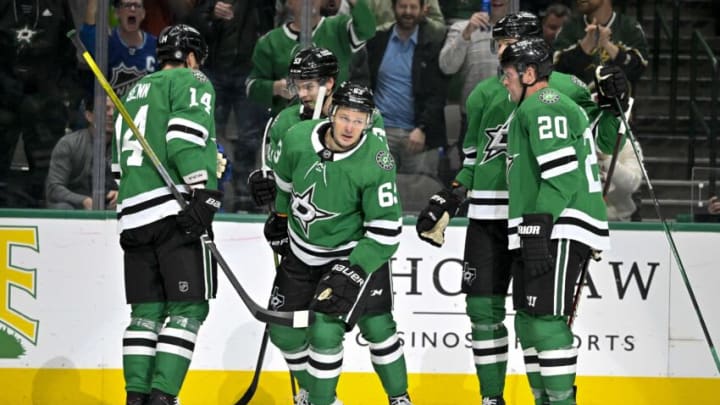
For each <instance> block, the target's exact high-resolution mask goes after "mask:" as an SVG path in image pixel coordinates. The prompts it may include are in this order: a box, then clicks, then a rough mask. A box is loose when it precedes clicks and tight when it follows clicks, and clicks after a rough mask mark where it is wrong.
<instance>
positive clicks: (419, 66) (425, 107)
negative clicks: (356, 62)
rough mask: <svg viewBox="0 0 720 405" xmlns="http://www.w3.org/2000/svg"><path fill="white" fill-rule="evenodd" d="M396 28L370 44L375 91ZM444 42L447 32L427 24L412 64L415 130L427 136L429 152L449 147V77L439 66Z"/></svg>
mask: <svg viewBox="0 0 720 405" xmlns="http://www.w3.org/2000/svg"><path fill="white" fill-rule="evenodd" d="M394 27H395V25H392V26H391V27H390V28H388V29H386V30H383V31H378V32H376V33H375V37H373V38H372V39H371V40H370V41H368V43H367V49H368V65H369V67H370V85H371V87H372V88H373V90H375V88H376V86H377V78H378V70H379V69H380V63H382V59H383V55H385V48H387V44H388V41H389V40H390V34H391V33H392V30H393V29H394ZM444 40H445V35H444V32H439V31H438V30H437V29H433V28H432V27H430V26H428V24H427V23H426V22H422V23H421V24H420V28H419V30H418V42H417V45H416V46H415V53H414V55H413V61H412V87H413V96H414V97H415V127H417V128H421V129H422V130H423V131H424V132H425V147H426V148H428V149H430V148H437V147H440V146H443V147H444V146H447V136H446V133H445V113H444V107H445V99H446V98H447V86H448V77H447V76H446V75H445V74H443V73H442V71H441V70H440V66H439V64H438V56H439V55H440V49H442V45H443V42H444ZM381 113H382V111H381Z"/></svg>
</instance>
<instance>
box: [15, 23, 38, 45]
mask: <svg viewBox="0 0 720 405" xmlns="http://www.w3.org/2000/svg"><path fill="white" fill-rule="evenodd" d="M38 32H39V31H36V30H33V29H30V27H28V26H27V25H26V26H24V27H22V28H20V29H17V30H15V40H16V41H17V43H18V45H19V46H20V47H25V46H30V43H31V42H32V40H33V38H34V37H35V35H36V34H37V33H38Z"/></svg>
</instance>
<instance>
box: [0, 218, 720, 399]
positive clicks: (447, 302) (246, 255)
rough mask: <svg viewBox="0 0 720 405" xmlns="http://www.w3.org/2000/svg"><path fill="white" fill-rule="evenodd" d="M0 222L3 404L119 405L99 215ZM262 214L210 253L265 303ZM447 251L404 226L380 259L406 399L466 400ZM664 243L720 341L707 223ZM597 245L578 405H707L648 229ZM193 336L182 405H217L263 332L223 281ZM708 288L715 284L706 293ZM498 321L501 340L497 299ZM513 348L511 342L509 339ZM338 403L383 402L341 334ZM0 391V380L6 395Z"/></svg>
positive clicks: (234, 386)
mask: <svg viewBox="0 0 720 405" xmlns="http://www.w3.org/2000/svg"><path fill="white" fill-rule="evenodd" d="M31 215H32V213H30V212H27V211H26V212H17V211H16V212H10V211H4V212H2V213H0V240H2V242H3V243H1V244H0V246H1V248H0V254H2V255H4V257H3V260H0V263H3V264H2V265H0V281H2V282H1V283H0V302H2V303H3V304H4V305H3V306H2V307H1V308H2V309H0V381H3V389H2V390H0V403H2V404H18V405H19V404H31V403H32V404H46V403H47V404H64V403H73V404H99V403H102V404H120V403H122V390H123V386H122V374H121V372H120V368H121V364H122V363H121V361H122V354H121V353H122V348H121V336H122V332H123V329H124V327H125V325H126V323H127V316H128V313H129V310H128V307H127V306H126V305H125V304H124V295H123V287H122V286H123V279H122V252H121V250H120V248H119V245H118V242H117V235H116V233H115V227H116V222H115V221H114V220H113V219H112V215H107V214H90V216H88V215H83V214H74V216H75V218H60V213H53V212H47V213H45V214H44V215H45V216H44V217H36V216H31ZM261 221H262V218H261V217H239V216H234V215H229V216H224V217H222V218H221V219H220V220H219V221H217V222H216V225H215V232H216V242H217V245H218V247H219V249H220V251H221V252H222V254H223V256H224V257H225V259H226V260H227V262H228V263H229V264H230V266H231V267H232V269H233V271H234V273H235V274H236V276H237V278H238V279H239V280H240V282H241V283H242V285H243V286H244V287H245V288H246V289H247V290H248V291H249V292H250V293H251V295H252V296H253V297H254V299H255V300H256V301H257V302H258V303H264V302H267V300H268V297H269V292H270V285H271V282H272V277H273V264H272V263H273V259H272V255H271V251H270V249H269V248H268V247H267V245H266V243H265V241H264V239H263V237H262V222H261ZM461 225H462V223H460V226H452V227H450V228H449V229H448V231H447V233H446V238H447V240H446V245H445V247H444V248H442V249H437V248H433V247H431V246H429V245H427V244H425V243H424V242H421V241H420V240H419V239H418V238H417V237H416V235H415V230H414V226H413V225H412V224H410V223H408V224H407V225H406V226H405V227H404V229H403V235H402V240H401V243H400V249H399V250H398V252H397V254H396V255H395V257H394V260H393V274H394V277H393V281H394V285H393V288H394V292H395V307H396V309H395V315H396V319H397V321H398V328H399V331H400V334H401V337H402V339H403V341H404V343H405V346H404V350H405V354H406V358H407V364H408V372H409V373H410V393H411V395H412V396H413V397H414V399H415V401H414V402H415V403H416V404H420V405H422V404H463V403H479V401H480V400H479V396H478V393H477V391H478V389H477V380H476V378H475V376H474V367H473V363H472V352H471V350H470V340H469V323H468V320H467V318H466V316H464V308H465V304H464V296H462V295H461V294H459V285H460V277H461V270H462V266H461V258H462V249H463V246H464V234H465V228H464V226H461ZM676 228H677V229H675V231H674V237H675V240H676V242H677V245H678V249H679V252H680V255H681V257H682V259H683V262H684V264H685V268H686V271H687V274H688V277H689V281H690V283H691V285H692V287H693V291H694V293H695V295H696V297H697V300H698V302H699V304H700V308H701V310H702V311H703V315H704V317H705V321H706V323H707V325H708V329H709V330H710V333H711V336H713V337H714V338H715V340H716V341H717V340H719V339H720V315H718V313H717V308H718V304H720V299H719V298H718V297H717V293H716V290H717V286H720V272H718V271H717V264H716V262H717V257H718V256H719V254H718V248H719V247H720V227H719V226H711V225H706V226H701V225H684V226H677V227H676ZM611 239H612V250H611V251H608V252H605V253H603V257H602V260H601V261H599V262H596V263H593V264H592V266H591V269H590V278H589V279H588V283H587V286H586V288H585V290H584V291H585V293H584V295H583V301H582V303H581V306H580V311H579V317H578V319H577V321H576V326H575V331H574V332H575V335H576V340H575V342H576V345H577V346H578V348H579V361H578V374H579V376H580V377H579V379H578V385H579V387H580V389H579V399H580V401H581V402H580V403H582V404H607V403H613V404H625V403H627V404H659V405H662V404H679V403H693V404H720V399H719V397H720V394H718V393H720V379H718V372H717V370H716V368H715V363H714V362H713V359H712V357H711V355H710V351H709V349H708V345H707V343H706V341H705V339H704V337H703V334H702V331H701V328H700V326H699V322H698V320H697V316H696V313H695V311H694V310H693V308H692V305H691V304H690V299H689V297H688V293H687V289H686V287H685V283H684V282H683V280H682V278H681V277H680V273H679V271H678V269H677V266H676V264H675V262H674V260H673V258H672V255H671V253H670V250H669V249H668V244H667V240H666V237H665V234H664V233H663V232H662V228H661V227H660V226H659V225H656V224H635V225H633V224H623V225H617V226H614V227H613V231H612V233H611ZM219 279H220V288H219V293H218V299H217V300H215V301H213V302H212V304H211V313H210V316H209V318H208V320H207V322H206V323H205V325H204V327H203V329H202V330H201V333H200V337H199V340H198V343H197V347H196V352H195V356H194V359H193V365H192V372H191V374H190V377H189V380H188V382H187V384H186V386H185V388H184V391H183V392H182V393H181V399H182V403H183V404H184V405H193V404H197V405H201V404H203V405H204V404H230V403H234V401H235V400H236V399H237V398H238V397H239V396H240V394H241V393H242V392H243V391H244V389H245V387H246V386H247V384H248V383H249V381H250V378H251V376H252V371H251V370H253V369H254V366H255V361H256V358H257V351H258V347H259V343H260V339H261V336H262V331H263V325H261V324H259V323H258V322H256V321H255V320H253V319H252V318H251V317H250V316H249V314H248V312H247V311H246V310H245V308H244V306H243V304H242V302H241V301H240V299H239V298H238V296H237V294H236V293H235V292H234V291H233V290H232V287H231V286H230V285H229V283H227V281H226V280H225V278H224V276H223V275H222V274H220V275H219ZM713 287H714V288H713ZM508 308H509V315H508V320H507V325H508V326H509V329H510V330H511V331H512V321H513V317H512V310H511V308H512V306H511V305H510V301H509V300H508ZM512 341H514V338H513V339H512ZM343 369H344V374H343V376H342V377H341V382H340V386H339V395H340V397H341V399H343V400H344V402H345V403H346V404H348V405H360V404H382V403H386V402H384V401H385V400H384V399H383V393H382V388H381V386H380V384H379V382H378V380H377V377H375V375H374V374H373V373H372V367H371V364H370V359H369V354H368V350H367V348H366V347H365V343H364V342H363V341H362V339H361V338H360V337H359V335H358V333H357V329H356V330H354V331H352V332H351V333H349V334H348V335H347V339H346V349H345V361H344V367H343ZM285 370H286V369H285V365H284V362H283V360H282V358H281V356H280V355H279V352H277V350H275V349H274V348H272V347H271V348H269V349H268V352H267V355H266V359H265V366H264V371H263V374H262V378H261V382H260V387H259V389H258V393H257V394H256V395H257V396H256V398H255V400H254V401H253V402H252V403H255V404H289V403H291V400H290V395H291V394H290V383H289V379H288V373H287V371H285ZM523 370H524V367H523V365H522V356H521V351H520V350H519V348H518V347H515V345H513V347H512V348H511V353H510V360H509V364H508V372H509V374H510V377H509V378H508V384H507V387H506V395H505V396H506V399H507V400H509V401H512V402H509V403H513V404H530V403H531V402H530V397H529V389H528V387H527V383H526V382H525V380H524V377H523V376H522V373H523ZM6 382H7V384H5V383H6Z"/></svg>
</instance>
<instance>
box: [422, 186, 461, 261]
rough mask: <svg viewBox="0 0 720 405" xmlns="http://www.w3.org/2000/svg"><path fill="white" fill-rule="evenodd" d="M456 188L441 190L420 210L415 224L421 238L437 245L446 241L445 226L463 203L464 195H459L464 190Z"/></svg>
mask: <svg viewBox="0 0 720 405" xmlns="http://www.w3.org/2000/svg"><path fill="white" fill-rule="evenodd" d="M455 190H463V189H460V188H458V189H455ZM455 190H450V189H444V190H440V191H438V192H437V193H435V194H433V195H432V196H431V197H430V200H429V201H428V205H427V206H426V207H425V208H423V210H422V211H420V214H419V215H418V220H417V224H415V230H416V231H417V234H418V236H419V237H420V239H422V240H424V241H426V242H428V243H430V244H431V245H433V246H437V247H441V246H442V245H443V243H445V228H447V225H448V222H449V221H450V218H452V217H454V216H455V214H457V211H458V208H459V207H460V204H462V197H461V196H460V195H459V194H461V193H462V191H460V193H458V192H457V191H455Z"/></svg>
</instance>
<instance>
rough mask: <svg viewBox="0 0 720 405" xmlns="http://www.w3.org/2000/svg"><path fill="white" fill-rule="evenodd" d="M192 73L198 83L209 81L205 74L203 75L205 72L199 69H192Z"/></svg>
mask: <svg viewBox="0 0 720 405" xmlns="http://www.w3.org/2000/svg"><path fill="white" fill-rule="evenodd" d="M192 74H193V77H194V78H195V80H197V81H199V82H200V83H207V82H209V81H210V80H208V78H207V76H205V73H203V72H201V71H199V70H195V69H192Z"/></svg>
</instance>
